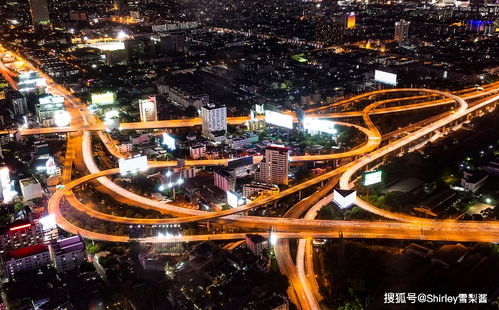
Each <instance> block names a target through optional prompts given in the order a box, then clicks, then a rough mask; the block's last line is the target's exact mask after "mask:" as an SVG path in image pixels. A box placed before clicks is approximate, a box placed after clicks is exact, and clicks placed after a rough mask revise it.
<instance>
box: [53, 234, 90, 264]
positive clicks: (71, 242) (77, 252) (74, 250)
mask: <svg viewBox="0 0 499 310" xmlns="http://www.w3.org/2000/svg"><path fill="white" fill-rule="evenodd" d="M49 252H50V258H51V260H52V262H53V264H54V267H55V268H56V269H57V271H58V272H65V271H68V270H72V269H75V268H77V267H79V266H80V265H81V264H82V263H83V262H84V261H85V258H86V253H85V243H84V242H83V239H82V238H81V236H79V235H78V236H73V237H69V238H66V239H61V240H57V241H53V242H51V243H50V246H49Z"/></svg>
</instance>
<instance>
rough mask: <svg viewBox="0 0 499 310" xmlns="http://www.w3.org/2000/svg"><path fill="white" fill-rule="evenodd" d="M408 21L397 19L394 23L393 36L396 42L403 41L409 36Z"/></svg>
mask: <svg viewBox="0 0 499 310" xmlns="http://www.w3.org/2000/svg"><path fill="white" fill-rule="evenodd" d="M410 24H411V23H410V22H409V21H406V20H404V19H401V20H399V21H398V22H396V23H395V36H394V38H393V39H394V40H395V41H398V42H403V41H405V40H407V38H408V37H409V26H410Z"/></svg>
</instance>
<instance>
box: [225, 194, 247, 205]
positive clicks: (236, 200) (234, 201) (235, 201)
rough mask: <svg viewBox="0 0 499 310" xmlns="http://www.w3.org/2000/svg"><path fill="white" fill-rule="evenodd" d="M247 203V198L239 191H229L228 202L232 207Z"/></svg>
mask: <svg viewBox="0 0 499 310" xmlns="http://www.w3.org/2000/svg"><path fill="white" fill-rule="evenodd" d="M245 203H246V200H245V199H244V198H242V197H241V196H240V195H239V194H238V193H236V192H234V191H227V204H228V205H229V206H231V207H232V208H237V207H238V206H242V205H244V204H245Z"/></svg>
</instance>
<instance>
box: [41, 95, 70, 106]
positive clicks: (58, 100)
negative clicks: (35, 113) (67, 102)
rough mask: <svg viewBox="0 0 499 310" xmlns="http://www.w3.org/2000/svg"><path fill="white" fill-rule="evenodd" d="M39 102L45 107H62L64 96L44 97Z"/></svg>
mask: <svg viewBox="0 0 499 310" xmlns="http://www.w3.org/2000/svg"><path fill="white" fill-rule="evenodd" d="M38 102H39V103H40V104H43V105H48V104H54V105H55V104H57V105H61V104H64V96H57V95H48V96H43V97H40V98H39V99H38Z"/></svg>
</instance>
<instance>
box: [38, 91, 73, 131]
mask: <svg viewBox="0 0 499 310" xmlns="http://www.w3.org/2000/svg"><path fill="white" fill-rule="evenodd" d="M65 110H66V108H65V106H64V96H56V95H47V96H44V97H41V98H40V99H39V103H38V104H36V105H35V111H36V117H37V120H38V122H39V123H40V124H41V125H43V126H47V127H51V126H55V120H54V115H56V114H57V113H60V112H64V111H65Z"/></svg>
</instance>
